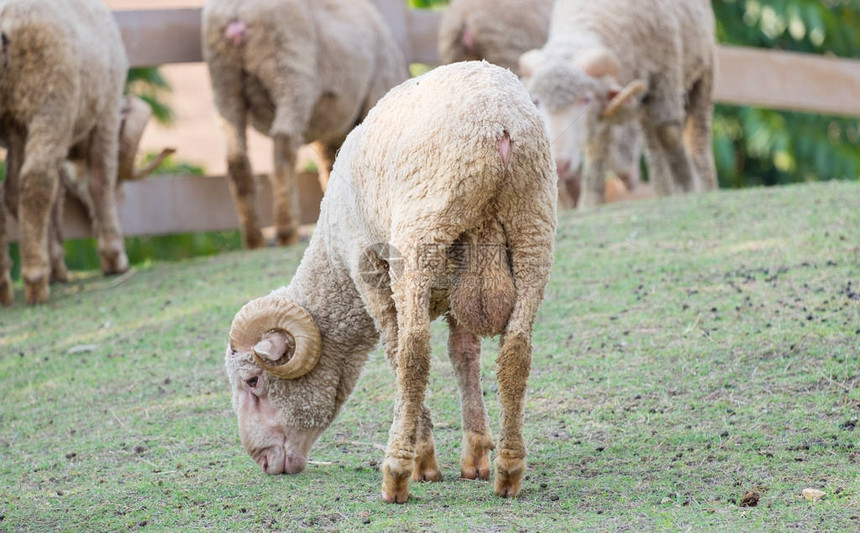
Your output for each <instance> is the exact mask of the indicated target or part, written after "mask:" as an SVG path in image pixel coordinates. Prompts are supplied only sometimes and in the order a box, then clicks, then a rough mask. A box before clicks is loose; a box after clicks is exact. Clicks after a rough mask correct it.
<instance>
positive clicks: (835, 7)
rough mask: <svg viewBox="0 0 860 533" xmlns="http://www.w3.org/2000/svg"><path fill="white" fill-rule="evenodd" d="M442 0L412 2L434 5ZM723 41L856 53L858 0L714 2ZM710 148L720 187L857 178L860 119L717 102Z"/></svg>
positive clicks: (858, 44) (858, 48) (859, 39)
mask: <svg viewBox="0 0 860 533" xmlns="http://www.w3.org/2000/svg"><path fill="white" fill-rule="evenodd" d="M447 3H448V2H447V0H411V5H412V6H413V7H418V8H433V7H440V6H444V5H445V4H447ZM712 4H713V7H714V12H715V13H716V17H717V38H718V40H719V41H720V42H721V43H724V44H731V45H738V46H752V47H758V48H775V49H781V50H788V51H793V52H806V53H813V54H834V55H837V56H840V57H850V58H857V57H860V0H714V1H713V2H712ZM714 153H715V157H716V161H717V169H718V172H719V175H720V183H721V185H722V186H723V187H747V186H752V185H777V184H781V183H792V182H802V181H814V180H830V179H857V177H858V174H860V130H858V121H857V120H853V119H847V118H839V117H829V116H821V115H810V114H803V113H792V112H784V111H773V110H767V109H758V108H750V107H742V106H729V105H718V106H717V108H716V110H715V116H714Z"/></svg>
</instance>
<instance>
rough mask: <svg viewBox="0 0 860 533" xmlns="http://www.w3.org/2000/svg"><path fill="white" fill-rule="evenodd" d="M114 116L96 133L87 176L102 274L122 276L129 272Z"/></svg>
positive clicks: (117, 133)
mask: <svg viewBox="0 0 860 533" xmlns="http://www.w3.org/2000/svg"><path fill="white" fill-rule="evenodd" d="M116 117H117V118H116V121H112V122H111V123H110V124H108V121H107V120H105V121H103V124H102V125H101V126H100V127H99V128H98V129H97V130H96V132H95V135H94V137H93V144H92V148H91V151H90V157H89V165H90V175H89V180H88V183H87V185H88V187H89V191H90V197H91V198H92V201H93V215H95V218H94V222H95V230H96V231H95V233H96V236H97V237H98V247H99V256H100V258H101V270H102V273H104V274H105V275H112V274H122V273H123V272H125V271H126V270H128V256H126V254H125V243H124V242H123V238H122V230H121V229H120V225H119V212H118V211H117V204H116V187H117V167H118V166H119V112H118V111H117V113H116ZM111 120H113V119H111ZM58 168H59V167H58Z"/></svg>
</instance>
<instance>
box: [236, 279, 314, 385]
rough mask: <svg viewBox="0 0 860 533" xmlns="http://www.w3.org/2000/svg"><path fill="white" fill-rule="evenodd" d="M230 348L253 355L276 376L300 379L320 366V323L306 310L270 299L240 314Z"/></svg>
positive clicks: (248, 306)
mask: <svg viewBox="0 0 860 533" xmlns="http://www.w3.org/2000/svg"><path fill="white" fill-rule="evenodd" d="M230 346H231V347H232V349H233V350H236V351H238V352H251V353H252V354H253V355H254V360H255V361H256V362H257V365H259V366H260V368H262V369H263V370H264V371H266V372H268V373H269V374H272V375H273V376H276V377H279V378H282V379H297V378H300V377H302V376H304V375H305V374H307V373H308V372H310V371H311V370H313V369H314V367H316V366H317V363H318V362H319V359H320V355H321V351H322V340H321V338H320V332H319V328H317V325H316V322H315V321H314V319H313V317H312V316H311V315H310V313H308V312H307V311H306V310H305V309H304V308H303V307H301V306H300V305H298V304H296V303H295V302H291V301H289V300H286V299H283V298H279V297H276V296H266V297H263V298H257V299H256V300H252V301H250V302H248V303H247V304H245V306H244V307H243V308H242V309H241V310H240V311H239V313H238V314H236V317H235V318H234V319H233V325H232V326H231V328H230ZM281 363H282V364H281Z"/></svg>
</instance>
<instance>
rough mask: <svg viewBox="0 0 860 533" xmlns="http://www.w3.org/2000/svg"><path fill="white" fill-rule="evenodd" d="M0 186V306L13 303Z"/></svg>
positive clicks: (4, 216)
mask: <svg viewBox="0 0 860 533" xmlns="http://www.w3.org/2000/svg"><path fill="white" fill-rule="evenodd" d="M3 196H4V194H3V186H2V184H0V305H12V303H13V302H14V301H15V297H14V292H13V291H12V274H11V272H12V260H11V259H10V258H9V245H8V244H7V242H6V206H5V203H4V198H3Z"/></svg>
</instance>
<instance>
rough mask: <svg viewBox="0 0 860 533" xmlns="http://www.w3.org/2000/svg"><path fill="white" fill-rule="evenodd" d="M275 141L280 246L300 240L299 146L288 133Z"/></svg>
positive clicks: (278, 240) (277, 232)
mask: <svg viewBox="0 0 860 533" xmlns="http://www.w3.org/2000/svg"><path fill="white" fill-rule="evenodd" d="M274 141H275V179H274V181H273V183H272V186H273V188H274V191H273V196H274V197H275V207H274V209H275V211H274V213H275V231H276V236H277V243H278V246H289V245H292V244H296V243H297V242H299V216H300V215H299V190H298V189H299V184H298V179H297V176H296V169H295V161H296V152H297V148H296V145H295V142H294V141H293V139H292V138H290V137H289V136H288V135H284V134H277V135H275V136H274Z"/></svg>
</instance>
